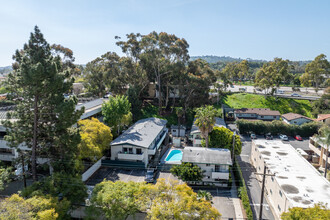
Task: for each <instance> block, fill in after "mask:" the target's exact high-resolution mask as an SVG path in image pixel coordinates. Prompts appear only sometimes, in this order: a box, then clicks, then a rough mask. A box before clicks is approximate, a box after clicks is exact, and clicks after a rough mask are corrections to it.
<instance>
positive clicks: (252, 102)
mask: <svg viewBox="0 0 330 220" xmlns="http://www.w3.org/2000/svg"><path fill="white" fill-rule="evenodd" d="M223 103H225V104H227V105H228V106H230V107H232V108H270V109H271V110H278V111H279V112H280V113H281V114H285V113H289V112H294V113H298V114H302V115H305V116H307V117H312V114H311V111H312V107H311V103H310V101H308V100H299V99H285V98H278V99H276V98H275V97H270V96H267V97H266V98H265V96H263V95H255V94H247V93H235V94H232V95H227V96H226V97H224V98H223Z"/></svg>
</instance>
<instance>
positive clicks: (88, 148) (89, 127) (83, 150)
mask: <svg viewBox="0 0 330 220" xmlns="http://www.w3.org/2000/svg"><path fill="white" fill-rule="evenodd" d="M78 126H79V128H80V136H81V142H80V144H79V145H78V147H79V152H80V153H79V157H80V158H88V159H89V160H91V161H96V160H98V159H99V158H101V157H102V156H103V153H104V152H105V150H107V149H108V148H109V146H110V145H109V144H110V142H111V141H112V134H111V130H110V128H109V127H108V126H106V125H105V124H103V123H102V122H100V121H99V120H98V119H96V118H92V119H86V120H81V121H79V122H78Z"/></svg>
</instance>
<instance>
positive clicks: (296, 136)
mask: <svg viewBox="0 0 330 220" xmlns="http://www.w3.org/2000/svg"><path fill="white" fill-rule="evenodd" d="M294 139H296V140H298V141H302V138H301V137H300V135H295V136H294Z"/></svg>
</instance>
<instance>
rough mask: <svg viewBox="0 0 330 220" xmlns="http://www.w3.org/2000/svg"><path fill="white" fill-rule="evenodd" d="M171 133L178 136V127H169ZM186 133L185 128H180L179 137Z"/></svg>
mask: <svg viewBox="0 0 330 220" xmlns="http://www.w3.org/2000/svg"><path fill="white" fill-rule="evenodd" d="M171 134H172V136H173V137H178V136H179V129H171ZM185 135H186V129H183V128H181V129H180V137H184V136H185Z"/></svg>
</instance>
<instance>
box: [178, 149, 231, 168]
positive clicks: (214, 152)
mask: <svg viewBox="0 0 330 220" xmlns="http://www.w3.org/2000/svg"><path fill="white" fill-rule="evenodd" d="M182 162H189V163H196V164H198V163H202V164H206V163H208V164H227V165H232V161H231V156H230V151H229V150H228V149H223V148H205V147H185V148H184V149H183V155H182Z"/></svg>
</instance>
